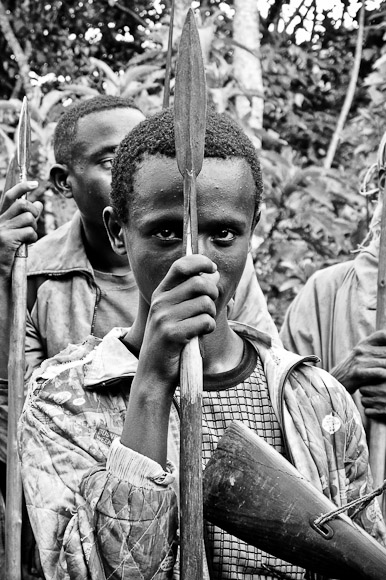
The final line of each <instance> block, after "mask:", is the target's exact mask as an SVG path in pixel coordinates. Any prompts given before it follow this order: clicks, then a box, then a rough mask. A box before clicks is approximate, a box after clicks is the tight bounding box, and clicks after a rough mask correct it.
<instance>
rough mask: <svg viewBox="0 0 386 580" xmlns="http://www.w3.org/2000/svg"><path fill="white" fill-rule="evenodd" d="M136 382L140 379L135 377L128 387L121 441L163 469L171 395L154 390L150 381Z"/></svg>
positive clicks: (165, 456)
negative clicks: (167, 395) (148, 383)
mask: <svg viewBox="0 0 386 580" xmlns="http://www.w3.org/2000/svg"><path fill="white" fill-rule="evenodd" d="M139 383H140V378H139V377H136V378H135V379H134V381H133V385H132V389H131V394H130V402H129V407H128V411H127V416H126V421H125V425H124V428H123V433H122V437H121V443H122V445H125V446H126V447H129V448H130V449H133V450H134V451H136V452H137V453H141V454H142V455H145V456H146V457H149V458H150V459H153V461H157V463H159V464H160V465H162V467H164V468H165V466H166V459H167V437H168V425H169V414H170V406H171V403H172V398H169V397H165V396H163V395H161V394H160V393H154V390H155V389H154V384H153V385H146V384H145V383H144V382H143V381H142V382H141V383H140V384H139ZM147 386H148V387H149V388H148V389H147V388H146V387H147ZM152 387H153V388H152Z"/></svg>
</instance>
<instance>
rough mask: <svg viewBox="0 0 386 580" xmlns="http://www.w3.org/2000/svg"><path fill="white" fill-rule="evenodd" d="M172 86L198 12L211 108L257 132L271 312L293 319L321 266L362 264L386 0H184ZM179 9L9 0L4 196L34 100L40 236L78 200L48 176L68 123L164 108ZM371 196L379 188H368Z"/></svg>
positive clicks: (179, 1) (0, 44) (0, 132)
mask: <svg viewBox="0 0 386 580" xmlns="http://www.w3.org/2000/svg"><path fill="white" fill-rule="evenodd" d="M175 5H176V6H175V11H176V12H175V27H174V47H173V73H172V83H171V87H172V100H173V78H174V70H175V62H176V56H177V47H178V39H179V34H180V31H181V27H182V23H183V19H184V16H185V13H186V10H187V8H188V7H189V6H190V5H192V6H193V8H195V10H196V14H197V18H198V24H199V32H200V37H201V43H202V48H203V53H204V60H205V67H206V75H207V84H208V91H209V100H210V102H211V103H212V104H213V105H214V106H215V107H216V108H217V110H218V111H220V112H223V111H226V112H228V113H229V114H230V115H231V116H232V117H234V118H235V119H236V120H237V121H238V122H239V123H240V124H241V125H242V126H243V128H244V129H245V130H246V131H247V133H248V134H249V135H250V136H251V138H252V139H253V141H254V143H255V146H256V147H257V148H258V150H259V154H260V157H261V162H262V167H263V173H264V183H265V201H264V207H263V211H262V217H261V221H260V224H259V225H258V226H257V228H256V231H255V234H254V236H253V240H252V251H253V255H254V259H255V265H256V272H257V275H258V278H259V281H260V284H261V286H262V288H263V291H264V292H265V294H266V297H267V300H268V305H269V309H270V311H271V313H272V315H273V317H274V319H275V321H276V322H277V324H278V325H280V324H281V322H282V319H283V315H284V312H285V310H286V308H287V306H288V304H289V302H290V301H291V300H292V299H293V297H294V296H295V294H296V293H297V292H298V291H299V289H300V288H301V287H302V285H303V284H304V283H305V281H306V280H307V278H308V277H309V276H310V275H311V274H312V273H313V272H314V271H315V270H317V269H319V268H321V267H324V266H327V265H330V264H333V263H335V262H338V261H342V260H347V259H350V258H352V257H353V256H352V252H353V251H355V250H356V249H357V248H358V244H360V243H361V241H362V240H363V239H364V237H365V235H366V233H367V227H368V220H369V218H370V216H371V213H372V207H373V202H374V200H372V199H371V198H370V199H367V198H366V197H365V196H363V195H361V194H360V188H361V183H362V181H363V178H364V175H365V173H366V170H367V169H368V167H369V166H370V165H371V164H372V163H373V162H374V161H375V160H376V152H377V148H378V145H379V142H380V139H381V137H382V135H383V133H384V132H385V130H386V108H385V97H386V46H385V38H386V36H385V35H386V5H385V3H384V1H380V0H378V1H368V2H357V1H353V0H342V1H331V2H330V1H329V0H229V1H228V0H227V1H225V0H224V1H220V0H202V1H201V2H198V1H196V2H192V3H191V2H190V1H187V0H175ZM170 10H171V0H153V1H149V0H138V1H133V0H66V1H64V0H0V52H1V54H2V59H1V62H0V189H2V188H3V186H4V180H5V174H6V170H7V166H8V163H9V161H10V159H11V157H12V155H13V152H14V143H15V129H16V126H17V121H18V115H19V112H20V107H21V100H22V98H23V96H24V94H26V95H27V96H28V98H29V101H30V105H31V112H32V131H33V134H32V138H33V152H32V164H31V170H30V173H31V175H30V177H31V178H38V179H39V180H40V187H39V190H38V191H37V193H36V195H37V196H38V197H39V198H40V199H42V200H43V202H44V207H45V211H44V214H43V217H42V220H41V228H40V235H44V234H45V233H47V232H49V231H50V230H52V229H54V228H56V227H58V226H59V225H61V224H62V223H64V222H65V221H67V220H68V219H70V218H71V215H72V213H73V211H74V205H73V204H71V203H70V202H69V201H68V200H64V199H61V198H59V197H58V196H57V195H56V194H54V193H53V191H52V190H51V188H50V184H49V182H48V181H47V176H48V170H49V166H50V164H51V163H52V161H53V158H52V146H51V143H52V135H53V131H54V127H55V124H56V122H57V119H58V117H59V116H60V114H61V113H62V112H63V110H64V108H65V107H67V106H68V105H69V104H71V103H72V102H74V101H77V100H79V99H87V98H90V97H92V96H93V95H96V94H98V93H103V94H116V95H125V96H131V97H133V98H134V99H135V100H136V101H137V103H138V105H139V106H140V108H142V110H143V112H144V113H145V114H150V113H153V112H156V111H157V110H159V109H160V108H161V107H162V98H163V84H164V78H165V64H166V50H167V38H168V29H169V19H170ZM369 187H370V189H371V184H370V185H369Z"/></svg>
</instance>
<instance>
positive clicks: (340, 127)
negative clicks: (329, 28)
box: [324, 2, 365, 169]
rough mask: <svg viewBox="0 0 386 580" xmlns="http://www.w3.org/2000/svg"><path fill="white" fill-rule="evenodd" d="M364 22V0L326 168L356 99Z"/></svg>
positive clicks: (332, 157) (330, 162) (331, 159)
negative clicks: (344, 92) (347, 84)
mask: <svg viewBox="0 0 386 580" xmlns="http://www.w3.org/2000/svg"><path fill="white" fill-rule="evenodd" d="M364 23H365V4H364V2H362V6H361V9H360V13H359V28H358V36H357V42H356V47H355V58H354V66H353V69H352V74H351V79H350V83H349V86H348V89H347V93H346V98H345V100H344V103H343V107H342V110H341V112H340V115H339V119H338V122H337V125H336V129H335V131H334V134H333V136H332V139H331V142H330V146H329V148H328V151H327V155H326V158H325V160H324V167H325V168H326V169H330V167H331V165H332V162H333V159H334V156H335V153H336V150H337V148H338V144H339V139H340V137H341V134H342V131H343V127H344V124H345V122H346V118H347V115H348V113H349V111H350V108H351V105H352V102H353V99H354V94H355V88H356V84H357V80H358V74H359V67H360V64H361V59H362V44H363V36H364V27H365V26H364Z"/></svg>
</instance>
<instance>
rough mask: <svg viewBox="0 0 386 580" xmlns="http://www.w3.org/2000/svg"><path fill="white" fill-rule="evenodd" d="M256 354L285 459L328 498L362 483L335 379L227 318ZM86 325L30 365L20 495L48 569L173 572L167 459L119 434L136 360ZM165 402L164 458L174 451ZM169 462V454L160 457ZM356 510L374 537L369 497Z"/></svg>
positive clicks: (363, 469)
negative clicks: (127, 443) (126, 442)
mask: <svg viewBox="0 0 386 580" xmlns="http://www.w3.org/2000/svg"><path fill="white" fill-rule="evenodd" d="M233 327H234V328H235V330H236V331H237V332H238V333H239V334H240V335H242V336H243V337H244V338H246V339H248V340H250V341H252V342H253V344H254V345H255V347H256V348H257V349H258V352H259V356H260V357H261V360H262V363H263V367H264V374H265V376H266V378H267V385H268V390H269V396H270V400H271V403H272V405H273V408H274V411H275V415H276V417H277V419H278V421H279V423H280V425H281V429H282V433H283V437H284V442H285V445H286V447H287V448H288V449H289V450H290V451H291V460H292V462H293V463H294V464H295V466H296V467H297V468H298V469H299V471H300V472H301V473H302V474H303V475H304V476H305V477H306V478H307V479H308V480H309V481H310V482H311V483H312V484H313V485H314V486H316V487H317V488H318V489H319V490H321V491H322V492H323V493H324V494H325V495H326V496H327V497H330V498H331V499H332V500H333V501H334V503H335V504H336V505H341V504H345V503H346V502H347V501H349V500H351V499H353V498H356V497H358V496H362V495H363V494H364V493H366V492H367V491H369V489H370V488H371V482H370V476H369V472H368V453H367V447H366V442H365V435H364V432H363V427H362V425H361V422H360V417H359V415H358V412H357V410H356V408H355V406H354V405H353V403H352V400H351V398H350V397H349V396H348V395H347V393H346V391H345V389H344V388H343V387H342V386H341V385H340V384H339V383H337V382H336V381H335V380H334V379H333V378H332V377H331V376H330V375H328V374H327V373H325V372H324V371H322V370H319V369H314V368H312V367H311V366H309V365H307V364H306V361H305V359H302V358H301V357H299V356H297V355H294V354H292V353H289V352H287V351H285V350H283V349H282V348H280V347H279V346H277V345H276V344H274V343H271V340H270V339H269V338H268V337H267V336H266V335H263V334H262V333H259V332H258V331H253V330H251V329H250V328H248V327H246V326H244V325H241V324H236V325H233ZM126 331H127V329H117V330H115V331H113V332H112V333H110V334H109V335H107V336H106V337H105V338H104V339H103V340H102V341H101V340H100V339H97V338H95V337H89V338H88V339H87V340H86V341H85V342H83V343H82V344H80V345H76V346H74V345H72V346H69V347H68V348H67V349H66V350H65V351H63V352H62V353H60V354H59V355H57V356H56V357H54V358H53V359H50V360H48V361H45V362H44V363H43V365H42V367H41V368H40V369H37V370H36V371H35V373H34V376H33V379H32V382H31V385H30V389H29V394H28V399H27V402H26V405H25V408H24V411H23V415H22V418H21V421H20V425H19V432H20V441H19V444H20V456H21V462H22V475H23V482H24V489H25V494H26V501H27V507H28V510H29V515H30V519H31V523H32V527H33V530H34V533H35V536H36V539H37V542H38V546H39V551H40V556H41V559H42V564H43V569H44V572H45V575H46V578H47V580H51V579H55V580H59V579H69V578H73V579H75V578H76V579H77V580H81V579H86V578H87V579H92V580H96V579H98V580H103V578H119V579H123V578H129V579H130V580H135V579H136V578H138V579H143V578H146V579H150V578H157V579H160V580H162V579H166V578H172V576H173V567H174V562H175V554H176V548H177V528H178V506H177V497H176V492H175V478H174V477H173V473H172V468H171V467H170V468H169V469H168V470H167V471H166V472H164V471H163V469H162V468H161V466H159V465H158V464H156V463H155V462H153V461H151V460H150V459H148V458H146V457H143V456H141V455H139V454H137V453H135V452H133V451H132V450H130V449H128V448H126V447H124V446H123V445H121V444H120V442H119V436H120V434H121V431H122V427H123V423H124V420H125V416H126V408H127V402H128V392H129V383H130V378H131V377H132V376H133V375H134V373H135V369H136V364H137V361H136V359H135V357H134V356H133V355H132V354H131V353H130V352H128V351H127V349H126V348H125V347H124V345H123V344H122V343H121V342H120V340H119V337H120V336H124V334H125V333H126ZM178 436H179V418H178V413H177V412H176V409H175V407H174V406H173V407H172V411H171V415H170V424H169V440H168V458H169V460H170V461H171V463H173V464H174V465H176V464H177V463H178V450H177V447H178ZM170 465H171V464H170ZM358 522H359V523H360V524H361V525H362V526H363V527H364V528H365V529H366V530H367V531H369V532H370V533H372V534H373V535H374V536H375V537H377V538H378V539H379V538H380V537H381V536H382V534H383V536H382V537H384V524H383V520H382V517H381V515H380V511H379V507H378V504H377V502H376V501H374V502H372V504H371V505H370V506H369V507H368V508H367V509H366V511H365V512H361V515H360V516H359V519H358Z"/></svg>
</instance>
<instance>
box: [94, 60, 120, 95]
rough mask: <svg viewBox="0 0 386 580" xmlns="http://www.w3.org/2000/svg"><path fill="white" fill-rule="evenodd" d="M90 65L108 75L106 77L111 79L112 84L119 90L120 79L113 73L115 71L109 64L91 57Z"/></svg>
mask: <svg viewBox="0 0 386 580" xmlns="http://www.w3.org/2000/svg"><path fill="white" fill-rule="evenodd" d="M90 64H91V65H92V66H94V67H95V68H97V69H99V70H100V71H102V72H103V73H104V74H105V75H106V77H107V78H108V79H109V81H110V82H111V83H113V84H115V85H116V86H117V88H118V86H119V77H118V75H117V74H116V73H115V72H114V71H113V69H112V68H111V67H109V65H108V64H106V63H105V62H104V61H103V60H99V58H95V57H93V56H91V57H90Z"/></svg>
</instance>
